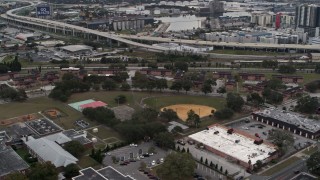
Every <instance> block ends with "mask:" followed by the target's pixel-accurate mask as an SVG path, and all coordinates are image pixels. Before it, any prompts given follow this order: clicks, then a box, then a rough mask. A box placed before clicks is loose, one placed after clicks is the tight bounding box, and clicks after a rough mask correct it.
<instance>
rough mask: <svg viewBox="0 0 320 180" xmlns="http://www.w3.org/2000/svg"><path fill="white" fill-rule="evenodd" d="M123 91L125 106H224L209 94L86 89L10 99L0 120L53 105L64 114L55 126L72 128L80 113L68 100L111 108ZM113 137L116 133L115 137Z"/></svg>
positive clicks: (219, 99)
mask: <svg viewBox="0 0 320 180" xmlns="http://www.w3.org/2000/svg"><path fill="white" fill-rule="evenodd" d="M119 94H123V95H125V96H126V97H127V105H128V106H130V107H132V108H134V109H140V108H141V106H140V105H139V104H140V102H141V100H142V99H143V98H146V97H156V98H150V99H146V100H145V101H144V103H146V104H147V105H148V106H150V107H155V108H158V109H159V108H161V107H164V106H168V105H172V104H183V103H185V104H186V103H190V104H199V105H207V106H211V107H214V108H216V109H220V108H222V107H223V106H224V105H225V99H223V98H217V97H209V96H187V95H172V94H169V95H166V94H160V93H147V92H130V91H127V92H123V91H110V92H109V91H100V92H86V93H79V94H74V95H72V96H71V97H70V99H69V101H68V102H67V103H62V102H60V101H55V100H52V99H50V98H48V97H39V98H32V99H28V100H26V101H25V102H12V103H7V104H0V119H8V118H12V117H17V116H22V115H26V114H30V113H37V112H40V111H43V110H47V109H52V108H56V109H59V110H61V111H62V113H63V114H65V115H66V116H64V117H61V118H60V119H56V120H54V121H55V122H56V123H57V124H58V125H60V126H62V127H63V128H65V129H70V128H75V127H74V125H73V123H74V122H75V120H77V119H80V118H83V115H82V114H81V113H80V112H79V111H76V110H75V109H73V108H71V107H69V106H68V104H69V103H73V102H77V101H82V100H87V99H94V100H100V101H103V102H105V103H107V104H108V105H109V106H110V107H114V106H116V105H117V103H116V102H115V101H114V98H115V97H116V96H117V95H119ZM89 122H90V124H91V126H96V125H98V124H97V123H96V122H92V121H89ZM115 137H116V138H117V136H115Z"/></svg>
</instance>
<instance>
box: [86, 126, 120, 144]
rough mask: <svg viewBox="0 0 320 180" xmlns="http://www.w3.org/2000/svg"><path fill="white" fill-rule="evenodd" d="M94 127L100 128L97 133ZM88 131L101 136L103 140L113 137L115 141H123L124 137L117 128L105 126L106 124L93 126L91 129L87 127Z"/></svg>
mask: <svg viewBox="0 0 320 180" xmlns="http://www.w3.org/2000/svg"><path fill="white" fill-rule="evenodd" d="M94 128H98V132H97V133H93V132H92V129H94ZM87 131H88V132H89V133H90V134H92V135H94V136H97V137H98V138H100V139H101V140H103V141H104V140H109V139H113V141H121V140H122V137H121V136H120V134H119V133H118V132H116V131H115V130H113V129H111V128H108V127H105V126H102V125H101V126H98V127H93V128H90V129H87Z"/></svg>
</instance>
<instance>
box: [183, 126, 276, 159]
mask: <svg viewBox="0 0 320 180" xmlns="http://www.w3.org/2000/svg"><path fill="white" fill-rule="evenodd" d="M216 131H218V132H219V133H217V134H214V132H216ZM227 131H228V128H227V127H224V126H220V125H213V126H211V127H208V129H207V130H203V131H200V132H198V133H195V134H192V135H190V136H189V138H191V139H194V140H195V141H198V142H201V143H203V144H204V145H206V146H209V147H211V148H213V149H216V150H218V151H220V152H223V153H225V154H227V155H228V156H230V157H233V158H235V159H238V160H241V161H243V162H248V161H249V160H251V163H252V164H255V163H256V162H257V161H258V160H261V161H262V160H264V159H266V158H268V157H269V156H270V153H273V152H275V151H276V148H275V146H272V145H269V144H266V143H262V144H260V145H256V144H254V140H255V139H253V138H250V137H249V135H248V136H245V135H243V134H244V133H241V134H240V133H237V132H236V131H234V132H233V133H232V134H228V133H227ZM236 140H238V141H239V142H238V143H236Z"/></svg>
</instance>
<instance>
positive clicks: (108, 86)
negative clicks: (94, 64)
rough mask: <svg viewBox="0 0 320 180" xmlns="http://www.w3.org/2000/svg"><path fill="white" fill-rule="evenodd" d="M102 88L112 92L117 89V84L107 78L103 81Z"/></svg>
mask: <svg viewBox="0 0 320 180" xmlns="http://www.w3.org/2000/svg"><path fill="white" fill-rule="evenodd" d="M102 88H103V89H105V90H107V91H110V90H114V89H116V88H117V84H116V82H115V81H114V80H112V79H110V78H108V79H106V80H105V81H104V83H103V84H102Z"/></svg>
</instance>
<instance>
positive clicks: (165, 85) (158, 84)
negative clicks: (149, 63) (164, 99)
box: [156, 79, 168, 91]
mask: <svg viewBox="0 0 320 180" xmlns="http://www.w3.org/2000/svg"><path fill="white" fill-rule="evenodd" d="M156 87H157V89H159V90H160V91H162V89H166V88H168V83H167V80H166V79H158V80H156Z"/></svg>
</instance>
